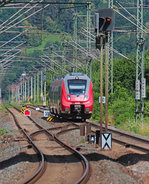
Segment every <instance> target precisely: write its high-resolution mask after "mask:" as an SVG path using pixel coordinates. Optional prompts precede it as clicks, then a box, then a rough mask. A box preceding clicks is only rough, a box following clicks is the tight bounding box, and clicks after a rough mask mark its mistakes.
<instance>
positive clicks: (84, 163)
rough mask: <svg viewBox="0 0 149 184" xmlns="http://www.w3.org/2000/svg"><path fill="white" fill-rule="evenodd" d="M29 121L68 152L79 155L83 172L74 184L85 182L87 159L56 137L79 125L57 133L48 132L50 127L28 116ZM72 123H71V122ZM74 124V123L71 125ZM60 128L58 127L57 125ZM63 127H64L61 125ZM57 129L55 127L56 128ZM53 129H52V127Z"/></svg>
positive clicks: (87, 170) (87, 176)
mask: <svg viewBox="0 0 149 184" xmlns="http://www.w3.org/2000/svg"><path fill="white" fill-rule="evenodd" d="M28 118H29V119H30V120H31V121H33V122H34V123H35V124H36V125H37V126H38V127H41V130H39V132H41V131H45V132H46V133H47V134H49V135H50V136H51V137H52V138H53V139H54V140H55V141H56V142H57V143H59V144H60V145H62V146H63V147H65V148H66V149H67V150H69V151H70V152H72V153H74V154H75V155H76V156H77V157H79V159H80V160H81V162H82V165H83V174H82V176H81V177H80V178H79V179H78V180H77V181H76V182H75V184H81V183H86V181H87V180H88V179H89V168H90V167H89V163H88V160H87V159H86V158H85V157H84V156H83V155H82V154H81V153H80V152H79V151H77V150H76V149H75V148H73V147H71V146H70V145H68V144H66V143H64V142H63V141H61V140H60V139H59V138H58V135H60V134H62V133H65V132H68V131H72V130H76V129H79V127H75V128H70V129H65V130H61V131H60V132H58V133H57V134H54V135H53V134H51V133H50V132H49V130H50V129H45V128H43V127H42V126H41V125H39V124H38V123H37V122H36V121H34V120H33V119H32V118H31V117H30V116H29V117H28ZM72 125H73V124H72ZM73 126H76V125H73ZM58 128H60V127H58ZM61 128H64V127H61ZM56 129H57V128H56ZM52 130H53V129H52ZM34 134H36V133H33V134H32V135H34Z"/></svg>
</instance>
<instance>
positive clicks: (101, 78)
mask: <svg viewBox="0 0 149 184" xmlns="http://www.w3.org/2000/svg"><path fill="white" fill-rule="evenodd" d="M100 46H101V48H100V133H102V109H103V105H102V94H103V74H102V72H103V36H100Z"/></svg>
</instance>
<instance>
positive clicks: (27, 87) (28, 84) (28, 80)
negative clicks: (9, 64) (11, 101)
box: [27, 78, 29, 97]
mask: <svg viewBox="0 0 149 184" xmlns="http://www.w3.org/2000/svg"><path fill="white" fill-rule="evenodd" d="M27 84H28V87H27V88H28V94H27V97H29V78H28V80H27Z"/></svg>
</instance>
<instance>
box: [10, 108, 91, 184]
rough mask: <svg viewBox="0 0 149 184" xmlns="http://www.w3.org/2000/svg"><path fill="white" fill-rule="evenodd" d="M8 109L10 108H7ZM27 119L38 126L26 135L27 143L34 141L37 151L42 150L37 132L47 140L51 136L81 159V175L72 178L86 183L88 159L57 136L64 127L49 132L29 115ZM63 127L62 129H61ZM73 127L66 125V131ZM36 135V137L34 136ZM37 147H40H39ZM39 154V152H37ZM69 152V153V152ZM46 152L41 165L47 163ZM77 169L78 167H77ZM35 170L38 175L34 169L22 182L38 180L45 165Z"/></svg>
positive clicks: (62, 131)
mask: <svg viewBox="0 0 149 184" xmlns="http://www.w3.org/2000/svg"><path fill="white" fill-rule="evenodd" d="M16 110H18V111H20V110H19V109H16ZM9 111H10V110H9ZM13 117H14V118H15V119H16V117H15V115H14V114H13ZM29 119H30V120H31V121H32V122H33V123H34V124H35V125H36V126H37V127H38V128H39V130H37V131H34V132H32V133H30V134H29V135H28V137H29V138H28V139H29V143H31V144H32V142H33V143H34V144H35V143H36V145H35V146H36V148H37V149H38V150H39V152H41V153H42V152H43V151H41V150H42V149H41V146H40V145H39V144H38V142H36V140H38V139H39V138H38V137H39V134H41V133H44V134H46V135H47V136H48V141H49V137H51V138H52V140H55V141H56V142H57V143H58V144H60V145H62V146H63V147H64V148H65V149H67V150H68V151H69V152H71V153H73V155H75V157H76V158H77V160H78V159H79V162H80V161H81V164H82V170H83V171H80V173H81V172H82V174H81V175H79V176H80V177H79V178H78V179H77V180H76V179H74V180H75V182H74V183H76V184H77V183H86V181H87V180H88V178H89V163H88V161H87V159H86V158H85V157H84V156H83V155H82V154H81V153H80V152H78V151H77V150H75V149H74V148H72V147H71V146H69V145H67V144H65V143H64V142H62V141H61V140H60V139H59V138H58V135H59V134H60V133H61V134H62V133H65V132H66V128H62V127H59V128H61V131H60V132H59V133H58V134H51V133H50V129H49V130H47V129H45V128H44V127H43V126H41V125H40V124H38V123H37V122H36V121H35V120H33V119H32V118H31V117H29ZM16 121H17V119H16ZM17 124H18V127H19V128H20V129H21V130H22V129H23V128H22V127H21V126H20V125H19V123H18V122H17ZM56 129H58V128H56ZM62 129H63V130H62ZM74 129H76V128H71V129H68V126H67V131H72V130H74ZM51 130H54V128H52V129H51ZM24 135H25V136H26V131H25V133H24ZM36 136H37V137H36ZM37 145H38V146H37ZM39 147H40V149H39ZM38 154H39V153H38ZM69 154H70V153H69ZM45 155H46V153H44V154H43V153H42V156H41V157H42V160H43V161H42V165H43V166H45V165H47V164H45V160H48V159H47V158H46V156H45ZM77 169H78V168H77ZM37 170H41V171H42V172H40V175H39V174H38V171H36V172H35V173H34V174H33V175H32V176H30V177H29V178H27V179H25V181H23V182H22V183H28V182H29V181H35V180H37V179H38V180H40V179H39V178H41V175H45V174H44V171H45V170H46V169H45V167H42V168H41V166H40V167H39V168H38V169H37ZM45 173H46V171H45ZM35 176H36V178H35Z"/></svg>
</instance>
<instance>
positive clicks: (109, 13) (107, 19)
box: [95, 8, 115, 35]
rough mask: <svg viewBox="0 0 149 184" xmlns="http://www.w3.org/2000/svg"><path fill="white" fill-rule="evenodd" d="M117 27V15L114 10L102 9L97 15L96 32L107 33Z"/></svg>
mask: <svg viewBox="0 0 149 184" xmlns="http://www.w3.org/2000/svg"><path fill="white" fill-rule="evenodd" d="M114 25H115V14H114V10H113V9H112V8H101V9H99V11H98V13H95V32H96V33H97V35H98V34H99V33H106V32H110V31H112V30H113V28H114Z"/></svg>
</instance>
